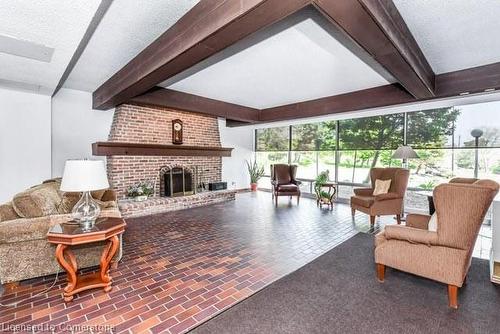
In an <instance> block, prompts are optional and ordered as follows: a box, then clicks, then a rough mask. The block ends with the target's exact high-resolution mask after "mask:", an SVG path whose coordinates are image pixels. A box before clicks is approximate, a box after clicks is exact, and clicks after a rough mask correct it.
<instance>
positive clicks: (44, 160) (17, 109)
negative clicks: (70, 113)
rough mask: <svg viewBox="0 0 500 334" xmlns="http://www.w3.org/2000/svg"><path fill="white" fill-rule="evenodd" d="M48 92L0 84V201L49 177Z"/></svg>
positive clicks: (6, 199)
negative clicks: (37, 92)
mask: <svg viewBox="0 0 500 334" xmlns="http://www.w3.org/2000/svg"><path fill="white" fill-rule="evenodd" d="M50 105H51V101H50V96H46V95H38V94H32V93H25V92H20V91H13V90H7V89H2V88H0V203H3V202H6V201H10V200H11V199H12V196H13V195H14V194H16V193H18V192H20V191H22V190H24V189H26V188H28V187H30V186H32V185H34V184H37V183H40V182H41V181H43V180H45V179H48V178H50V175H51V173H50V169H51V151H50Z"/></svg>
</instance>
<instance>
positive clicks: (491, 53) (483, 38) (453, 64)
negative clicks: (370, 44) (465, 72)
mask: <svg viewBox="0 0 500 334" xmlns="http://www.w3.org/2000/svg"><path fill="white" fill-rule="evenodd" d="M394 3H395V5H396V7H397V8H398V10H399V12H400V13H401V15H402V17H403V19H404V20H405V21H406V24H407V25H408V27H409V28H410V31H411V32H412V34H413V36H414V37H415V39H416V40H417V43H418V45H419V46H420V48H421V49H422V51H423V53H424V55H425V57H426V58H427V60H428V61H429V63H430V65H431V66H432V69H433V70H434V72H435V73H438V74H439V73H445V72H451V71H457V70H461V69H465V68H469V67H475V66H480V65H486V64H490V63H495V62H499V61H500V38H499V37H498V32H499V31H500V1H499V0H394Z"/></svg>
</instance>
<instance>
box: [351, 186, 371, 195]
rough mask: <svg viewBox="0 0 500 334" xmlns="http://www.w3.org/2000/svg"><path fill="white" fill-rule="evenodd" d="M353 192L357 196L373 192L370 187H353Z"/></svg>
mask: <svg viewBox="0 0 500 334" xmlns="http://www.w3.org/2000/svg"><path fill="white" fill-rule="evenodd" d="M354 194H356V195H358V196H371V195H372V194H373V189H372V188H354Z"/></svg>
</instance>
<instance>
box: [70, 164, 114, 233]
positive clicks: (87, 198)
mask: <svg viewBox="0 0 500 334" xmlns="http://www.w3.org/2000/svg"><path fill="white" fill-rule="evenodd" d="M107 188H109V182H108V177H107V175H106V169H105V168H104V161H102V160H67V161H66V164H65V166H64V173H63V177H62V182H61V191H69V192H82V196H81V198H80V200H79V201H78V202H77V203H76V204H75V206H74V207H73V210H72V212H71V213H72V218H73V219H74V220H75V221H77V222H79V223H80V226H81V227H82V228H83V229H84V230H87V229H91V228H92V227H93V226H94V223H95V220H96V219H97V217H99V214H100V213H101V209H100V207H99V204H98V203H97V202H96V201H95V200H94V199H93V198H92V195H91V194H90V192H91V191H95V190H103V189H107Z"/></svg>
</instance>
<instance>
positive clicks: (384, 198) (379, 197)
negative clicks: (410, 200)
mask: <svg viewBox="0 0 500 334" xmlns="http://www.w3.org/2000/svg"><path fill="white" fill-rule="evenodd" d="M398 198H403V197H402V196H401V195H399V194H397V193H387V194H380V195H377V196H375V201H387V200H389V199H398Z"/></svg>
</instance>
